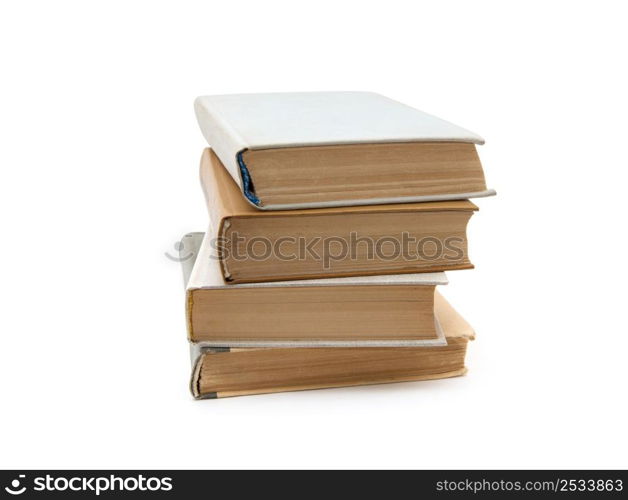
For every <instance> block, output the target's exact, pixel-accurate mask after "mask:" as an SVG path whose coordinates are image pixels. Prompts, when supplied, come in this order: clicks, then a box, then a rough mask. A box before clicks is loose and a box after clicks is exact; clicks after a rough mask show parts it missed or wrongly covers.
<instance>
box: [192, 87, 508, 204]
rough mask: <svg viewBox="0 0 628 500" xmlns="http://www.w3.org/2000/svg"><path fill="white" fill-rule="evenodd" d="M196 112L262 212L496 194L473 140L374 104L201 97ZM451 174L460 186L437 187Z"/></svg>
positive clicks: (318, 96) (375, 97) (352, 95)
mask: <svg viewBox="0 0 628 500" xmlns="http://www.w3.org/2000/svg"><path fill="white" fill-rule="evenodd" d="M194 108H195V111H196V116H197V119H198V123H199V125H200V128H201V131H202V133H203V135H204V136H205V138H206V139H207V142H208V143H209V144H210V146H211V147H212V148H213V150H214V151H215V152H216V154H217V155H218V157H219V158H220V159H221V161H222V162H223V163H224V165H225V166H226V168H227V170H228V171H229V173H230V174H231V176H232V177H233V178H234V179H235V181H236V182H237V183H238V185H239V186H240V188H241V189H242V191H243V194H244V195H245V197H246V199H247V200H248V201H249V202H250V203H251V204H253V205H254V206H255V207H256V208H259V209H262V210H280V209H297V208H315V207H330V206H350V205H373V204H383V203H401V202H416V201H438V200H452V199H466V198H473V197H481V196H489V195H492V194H495V192H494V191H493V190H489V189H486V185H485V182H484V176H483V172H482V169H481V165H480V163H479V159H478V158H477V154H476V152H475V147H474V145H476V144H483V143H484V140H483V139H482V138H481V137H480V136H479V135H477V134H475V133H473V132H470V131H469V130H466V129H464V128H462V127H459V126H457V125H454V124H452V123H449V122H447V121H445V120H441V119H440V118H437V117H435V116H432V115H429V114H427V113H423V112H421V111H418V110H416V109H413V108H411V107H409V106H406V105H404V104H401V103H399V102H396V101H394V100H392V99H388V98H387V97H384V96H381V95H379V94H375V93H371V92H296V93H271V94H240V95H219V96H202V97H198V98H197V99H196V101H195V103H194ZM453 164H455V165H456V167H455V168H456V169H458V170H461V169H463V170H464V171H465V174H464V176H463V178H462V180H461V181H460V182H459V185H455V184H452V182H451V179H449V180H448V179H446V178H445V177H442V175H444V172H445V171H446V169H447V168H448V166H449V165H453ZM469 179H471V180H472V182H469ZM452 186H453V187H452ZM343 197H349V198H346V199H344V198H343Z"/></svg>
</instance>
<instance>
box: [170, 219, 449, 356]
mask: <svg viewBox="0 0 628 500" xmlns="http://www.w3.org/2000/svg"><path fill="white" fill-rule="evenodd" d="M211 238H212V231H211V230H209V231H208V232H207V233H206V234H203V233H189V234H186V235H185V236H183V238H181V245H180V250H179V256H180V257H179V258H180V261H181V265H182V269H183V277H184V282H185V289H186V297H187V311H186V312H187V315H188V333H189V334H191V331H190V327H191V324H190V315H191V311H190V308H191V305H192V304H191V302H192V301H191V294H192V293H193V292H194V291H198V290H221V291H224V292H226V293H228V294H229V293H230V292H231V291H235V290H240V289H260V293H261V289H275V290H276V289H286V288H294V289H299V288H303V289H311V288H312V287H319V288H327V287H343V286H351V287H355V286H360V287H363V286H377V285H387V286H390V285H392V286H404V285H405V286H415V285H416V286H421V287H435V286H436V285H446V284H447V283H448V281H447V276H446V275H445V273H442V272H439V273H422V274H419V273H417V274H397V275H386V276H360V277H350V278H326V279H312V280H295V281H280V282H270V283H242V284H226V283H225V281H224V279H223V277H222V274H221V272H220V269H219V264H218V261H217V259H216V258H215V256H214V255H212V247H211V244H210V240H211ZM295 291H296V290H295ZM297 293H298V291H297ZM249 297H250V296H249ZM432 298H433V297H432ZM316 307H317V305H316V304H312V306H311V308H312V315H313V318H316V314H317V312H316ZM286 312H289V309H288V308H286ZM276 321H277V323H280V322H281V313H278V316H277V317H276ZM434 323H435V324H434V329H433V331H434V335H433V337H431V338H422V339H416V340H415V339H410V340H398V339H393V340H388V339H382V340H360V339H356V340H328V339H320V340H318V339H316V340H294V339H290V340H285V339H284V340H266V339H247V340H233V339H227V338H225V339H221V338H212V339H211V340H203V341H199V340H195V339H194V338H193V337H192V336H191V335H189V336H190V340H191V345H192V350H193V358H196V356H197V354H198V353H199V352H200V351H201V350H202V349H203V348H207V347H417V346H438V345H446V344H447V341H446V340H445V337H444V335H443V333H442V330H441V328H440V325H438V321H434Z"/></svg>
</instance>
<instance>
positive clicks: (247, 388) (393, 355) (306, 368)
mask: <svg viewBox="0 0 628 500" xmlns="http://www.w3.org/2000/svg"><path fill="white" fill-rule="evenodd" d="M435 309H436V315H437V317H438V320H439V322H440V324H441V328H442V329H443V332H444V333H445V337H446V338H447V345H446V346H429V347H355V348H354V347H331V348H307V347H301V348H284V349H282V348H280V349H275V348H260V349H237V348H231V349H229V348H208V349H207V350H205V351H204V352H203V353H202V354H201V355H200V356H199V357H198V358H197V360H196V363H195V365H194V368H193V373H192V380H191V383H190V387H191V390H192V394H193V395H194V397H195V398H199V399H208V398H225V397H230V396H243V395H247V394H264V393H272V392H283V391H298V390H305V389H323V388H328V387H346V386H353V385H366V384H384V383H391V382H407V381H413V380H431V379H437V378H447V377H455V376H458V375H463V374H464V373H465V371H466V368H465V366H464V357H465V354H466V350H467V342H468V341H469V340H472V339H473V337H474V333H473V330H472V329H471V327H470V325H469V324H468V323H467V322H466V321H465V320H464V319H463V318H462V317H461V316H460V315H459V314H458V313H457V312H456V311H455V310H454V309H453V308H452V307H451V305H449V303H448V302H447V301H446V300H445V299H444V298H443V297H442V296H441V295H439V294H437V296H436V307H435Z"/></svg>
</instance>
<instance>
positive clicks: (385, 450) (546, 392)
mask: <svg viewBox="0 0 628 500" xmlns="http://www.w3.org/2000/svg"><path fill="white" fill-rule="evenodd" d="M621 7H622V3H621V2H616V3H612V2H591V3H590V4H586V3H581V2H573V1H571V2H530V1H528V2H522V3H521V4H519V5H515V4H513V3H511V2H482V1H478V2H426V3H419V2H397V1H391V0H388V1H386V2H377V3H374V2H368V1H364V0H362V1H358V2H348V1H347V2H343V1H333V2H326V1H321V0H319V1H317V2H311V3H310V4H306V3H303V2H293V1H292V2H277V1H270V0H266V1H257V2H236V1H233V2H225V1H220V2H207V1H205V2H187V1H182V2H157V1H151V2H139V1H138V2H114V1H107V2H78V1H77V2H66V1H58V2H32V1H23V2H5V3H3V6H2V8H1V11H0V50H1V68H0V70H1V72H2V76H1V77H0V85H1V87H2V91H1V93H0V123H1V125H0V127H1V129H0V142H1V144H0V172H1V176H2V178H1V179H2V180H1V182H0V204H1V207H0V208H1V217H2V219H1V220H2V226H1V229H2V231H1V233H0V238H1V239H2V241H1V245H0V250H1V252H2V258H1V259H0V266H1V269H0V283H1V286H2V288H1V289H2V297H1V299H2V301H1V304H2V306H1V307H2V309H1V312H0V335H1V339H2V340H1V342H2V344H1V348H0V384H1V393H0V401H2V403H1V405H2V408H1V411H0V424H1V425H0V466H2V467H13V468H18V469H23V468H34V467H46V468H48V467H57V468H68V467H119V468H121V467H125V468H129V467H141V468H149V467H157V468H174V467H177V468H182V467H193V468H206V467H224V468H228V467H317V468H318V467H334V468H335V467H350V468H358V467H404V468H410V467H412V468H414V467H431V468H461V467H471V468H485V467H507V468H510V467H528V468H530V467H541V468H546V467H569V468H573V467H595V468H598V467H624V468H625V467H628V455H627V454H626V448H627V447H628V438H627V431H626V420H627V418H628V411H627V406H626V405H627V398H626V381H627V370H626V348H627V347H628V340H627V334H628V331H627V330H628V329H627V327H626V317H625V308H626V298H627V297H626V288H625V283H626V279H627V277H628V276H627V275H626V274H627V273H626V257H625V255H626V248H627V243H628V241H627V238H626V221H625V219H626V217H625V215H626V212H627V211H626V203H625V202H624V201H623V198H624V197H625V195H626V190H627V188H626V172H627V167H628V165H627V153H626V151H627V148H626V135H627V132H628V130H627V128H628V122H627V116H628V105H627V98H626V89H627V88H628V78H627V76H626V48H627V47H628V35H627V33H628V32H627V30H626V24H625V23H626V13H625V12H622V8H621ZM297 90H372V91H376V92H380V93H383V94H385V95H388V96H390V97H392V98H394V99H397V100H400V101H402V102H405V103H407V104H410V105H412V106H415V107H417V108H419V109H422V110H424V111H427V112H430V113H433V114H436V115H438V116H441V117H443V118H445V119H448V120H451V121H453V122H455V123H457V124H460V125H462V126H464V127H467V128H469V129H471V130H474V131H476V132H478V133H480V134H481V135H483V136H484V137H485V138H486V145H485V146H482V147H481V148H480V154H481V158H482V161H483V163H484V166H485V172H486V176H487V180H488V184H489V187H491V188H495V189H497V191H498V196H497V197H495V198H492V199H484V200H480V201H479V202H478V204H479V205H480V207H481V211H480V213H479V214H477V215H476V216H475V217H474V219H473V220H472V222H471V225H470V234H469V237H470V245H471V246H470V249H471V257H472V260H473V262H474V263H475V264H476V269H475V270H474V271H460V272H451V273H449V278H450V285H449V286H448V287H447V289H446V290H445V291H444V293H445V295H446V296H447V297H448V298H449V300H450V301H451V302H452V303H453V304H454V305H455V306H456V307H457V308H458V309H459V310H460V311H461V312H462V313H463V314H464V315H465V316H466V318H467V319H468V320H469V321H470V322H471V323H472V324H473V326H474V327H475V328H476V330H477V334H478V338H477V340H476V342H474V343H473V344H471V345H470V349H469V357H468V366H469V373H468V375H467V376H466V377H462V378H458V379H452V380H443V381H434V382H424V383H407V384H396V385H388V386H376V387H362V388H352V389H334V390H324V391H309V392H300V393H289V394H277V395H268V396H253V397H241V398H232V399H225V400H219V401H203V402H195V401H193V400H192V398H191V397H190V395H189V393H188V388H187V382H188V375H189V364H188V363H189V360H188V353H187V345H186V341H185V331H184V307H183V291H182V283H181V271H180V268H179V264H177V263H175V262H172V261H170V260H168V259H167V258H166V257H165V252H171V253H174V249H173V245H174V243H175V242H176V241H177V240H178V238H179V237H180V236H181V235H182V234H183V233H185V232H187V231H195V230H204V229H205V226H206V224H207V215H206V210H205V205H204V202H203V197H202V194H201V190H200V188H199V183H198V178H197V176H198V160H199V157H200V154H201V151H202V148H203V147H204V146H205V143H204V140H203V138H202V136H201V134H200V132H199V130H198V128H197V124H196V121H195V117H194V114H193V110H192V101H193V99H194V97H196V96H197V95H201V94H220V93H237V92H261V91H297Z"/></svg>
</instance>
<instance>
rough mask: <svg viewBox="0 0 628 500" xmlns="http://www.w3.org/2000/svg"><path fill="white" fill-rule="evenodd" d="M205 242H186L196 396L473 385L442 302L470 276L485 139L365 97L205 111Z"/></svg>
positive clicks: (275, 97) (216, 104)
mask: <svg viewBox="0 0 628 500" xmlns="http://www.w3.org/2000/svg"><path fill="white" fill-rule="evenodd" d="M195 110H196V115H197V118H198V121H199V124H200V127H201V131H202V132H203V135H204V136H205V138H206V139H207V141H208V143H209V146H210V148H211V149H210V148H207V149H205V151H203V154H202V158H201V175H200V177H201V184H202V188H203V191H204V194H205V198H206V201H207V207H208V210H209V215H210V228H209V230H208V231H207V232H205V233H190V234H187V235H185V236H184V237H183V238H182V240H181V242H182V244H181V246H180V260H181V262H182V265H183V269H184V279H185V282H186V315H187V330H188V340H189V342H190V345H191V353H192V376H191V383H190V386H191V391H192V394H193V395H194V397H196V398H199V399H200V398H217V397H227V396H236V395H244V394H260V393H270V392H279V391H291V390H302V389H316V388H326V387H339V386H351V385H361V384H376V383H386V382H401V381H410V380H428V379H435V378H445V377H453V376H457V375H462V374H463V373H465V370H466V369H465V365H464V359H465V353H466V348H467V343H468V341H469V340H472V339H473V338H474V332H473V329H472V328H471V327H470V326H469V324H468V323H467V322H466V321H465V320H464V319H463V318H462V317H461V316H460V315H459V314H458V313H457V312H456V311H455V310H454V309H453V308H452V307H451V305H450V304H449V303H448V302H447V301H446V300H445V299H444V298H443V297H442V295H441V294H440V293H439V292H438V291H437V287H439V288H440V287H441V286H443V285H445V284H447V277H446V276H445V274H444V272H443V271H447V270H455V269H470V268H472V267H473V265H472V263H471V261H470V260H469V257H468V249H467V246H468V245H467V236H466V227H467V223H468V222H469V219H470V218H471V216H472V215H473V214H474V213H475V212H476V211H477V207H476V206H475V205H474V204H473V203H472V202H470V201H469V198H477V197H483V196H489V195H492V194H495V193H494V191H492V190H489V189H487V187H486V183H485V180H484V173H483V170H482V165H481V163H480V160H479V158H478V155H477V151H476V145H477V144H482V143H483V140H482V138H481V137H479V136H478V135H476V134H474V133H473V132H470V131H468V130H465V129H463V128H461V127H458V126H456V125H453V124H451V123H449V122H446V121H444V120H441V119H439V118H436V117H434V116H431V115H428V114H425V113H422V112H420V111H418V110H415V109H413V108H411V107H408V106H405V105H403V104H401V103H398V102H396V101H393V100H390V99H388V98H386V97H383V96H381V95H378V94H373V93H368V92H308V93H276V94H245V95H222V96H205V97H199V98H198V99H197V100H196V101H195Z"/></svg>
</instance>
